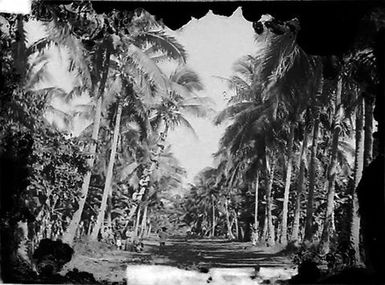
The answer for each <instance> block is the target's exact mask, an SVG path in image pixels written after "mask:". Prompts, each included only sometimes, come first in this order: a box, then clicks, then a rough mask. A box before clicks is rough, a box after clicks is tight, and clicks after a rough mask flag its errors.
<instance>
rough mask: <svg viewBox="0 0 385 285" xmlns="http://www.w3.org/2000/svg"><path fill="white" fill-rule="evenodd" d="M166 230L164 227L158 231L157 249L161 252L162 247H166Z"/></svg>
mask: <svg viewBox="0 0 385 285" xmlns="http://www.w3.org/2000/svg"><path fill="white" fill-rule="evenodd" d="M166 230H167V228H166V227H162V228H161V229H160V230H159V248H160V249H161V250H163V249H164V247H165V246H166V240H167V233H166Z"/></svg>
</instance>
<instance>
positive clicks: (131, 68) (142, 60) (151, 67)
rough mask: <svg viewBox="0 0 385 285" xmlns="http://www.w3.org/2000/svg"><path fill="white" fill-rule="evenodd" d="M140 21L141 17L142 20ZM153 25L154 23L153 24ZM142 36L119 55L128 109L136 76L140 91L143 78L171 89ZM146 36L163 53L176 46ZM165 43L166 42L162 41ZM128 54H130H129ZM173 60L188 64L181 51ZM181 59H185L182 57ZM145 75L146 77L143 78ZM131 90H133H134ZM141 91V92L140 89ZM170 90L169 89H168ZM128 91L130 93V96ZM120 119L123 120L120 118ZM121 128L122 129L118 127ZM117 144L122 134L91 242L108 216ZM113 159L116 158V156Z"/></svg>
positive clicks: (127, 42)
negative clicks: (141, 48) (107, 209)
mask: <svg viewBox="0 0 385 285" xmlns="http://www.w3.org/2000/svg"><path fill="white" fill-rule="evenodd" d="M139 18H140V17H139ZM150 24H151V23H150ZM136 33H138V35H137V39H135V38H134V39H130V40H129V38H128V37H122V40H121V41H122V47H124V48H122V49H121V53H120V54H119V55H118V57H117V60H116V61H115V62H116V64H115V65H116V67H117V69H116V72H117V73H116V76H118V77H120V78H121V84H122V91H123V93H124V94H126V95H125V100H127V101H128V102H127V105H128V104H130V103H131V100H132V99H131V97H133V96H134V93H135V92H134V91H135V90H134V88H133V87H132V84H133V83H131V82H133V81H134V78H133V76H136V77H139V78H138V79H137V80H136V81H137V82H136V83H137V85H139V86H138V87H139V88H140V87H143V78H145V77H146V76H147V77H148V79H149V80H152V81H153V82H154V84H155V86H156V87H157V88H158V89H159V90H165V89H166V88H167V82H166V80H165V79H164V75H163V73H162V72H161V70H160V69H159V68H158V67H157V65H156V64H155V63H154V62H153V61H152V60H151V58H149V57H148V56H147V54H146V53H144V52H142V51H141V50H140V48H138V47H137V46H136V44H138V45H139V44H141V42H142V41H144V36H143V35H142V34H141V31H136ZM143 33H145V34H146V35H147V36H148V37H147V41H148V42H149V43H150V44H152V46H153V47H154V49H155V48H157V45H160V44H163V46H164V47H163V49H165V47H167V48H169V47H170V46H169V45H167V41H170V42H172V43H173V42H174V41H173V39H172V38H170V37H166V36H165V37H163V39H162V37H161V34H159V33H158V32H156V33H155V32H153V33H151V31H149V30H146V29H145V30H144V31H143ZM154 34H156V35H157V37H156V40H154V38H153V35H154ZM161 40H163V42H162V41H161ZM171 48H174V49H176V48H179V46H176V45H175V46H172V47H171ZM125 53H126V54H125ZM169 54H171V55H172V56H177V57H175V58H174V59H175V60H183V61H184V57H185V55H184V50H183V49H180V50H179V51H175V52H169ZM180 56H181V57H180ZM132 62H133V63H132ZM135 65H139V66H140V68H141V71H142V72H135V69H136V66H135ZM140 73H142V74H140ZM130 86H131V87H130ZM139 90H140V89H139ZM166 90H167V89H166ZM127 91H128V92H127ZM122 104H123V103H122V102H118V104H117V108H118V109H117V116H116V124H115V131H116V132H118V133H119V132H120V130H119V124H120V115H119V114H121V113H122V108H123V105H122ZM118 115H119V116H118ZM117 126H118V127H117ZM117 140H118V134H116V140H115V133H114V140H113V144H112V149H111V157H110V162H109V166H108V169H107V176H106V182H105V187H104V192H103V198H102V202H101V208H100V211H99V215H98V218H97V222H96V224H95V227H94V229H93V232H92V234H91V239H93V240H96V239H97V236H98V233H99V231H100V228H101V225H102V223H103V220H104V215H105V209H106V204H107V199H108V196H109V195H110V192H111V189H110V188H111V181H112V173H113V166H114V163H115V153H116V146H117ZM112 155H113V156H112Z"/></svg>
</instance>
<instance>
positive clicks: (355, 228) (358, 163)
mask: <svg viewBox="0 0 385 285" xmlns="http://www.w3.org/2000/svg"><path fill="white" fill-rule="evenodd" d="M355 115H356V126H355V127H356V128H355V141H356V148H355V158H354V188H353V189H354V190H353V193H352V217H351V218H352V221H351V233H350V235H351V240H352V244H353V247H354V250H355V259H356V262H357V263H360V262H361V258H360V218H359V216H358V198H357V193H356V191H355V189H356V188H357V186H358V183H359V182H360V181H361V177H362V171H363V169H364V162H363V158H364V157H363V131H364V130H363V99H362V98H359V101H358V104H357V107H356V114H355Z"/></svg>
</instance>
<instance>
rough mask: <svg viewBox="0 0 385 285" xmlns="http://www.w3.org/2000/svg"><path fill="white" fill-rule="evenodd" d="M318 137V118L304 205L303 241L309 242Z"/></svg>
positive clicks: (311, 226)
mask: <svg viewBox="0 0 385 285" xmlns="http://www.w3.org/2000/svg"><path fill="white" fill-rule="evenodd" d="M318 136H319V118H318V117H317V118H316V119H315V121H314V125H313V141H312V145H311V157H310V163H309V193H308V196H307V205H306V221H305V240H308V241H311V240H312V238H313V234H314V233H313V206H314V205H313V203H314V202H313V201H314V189H315V178H316V171H315V168H316V156H317V148H318Z"/></svg>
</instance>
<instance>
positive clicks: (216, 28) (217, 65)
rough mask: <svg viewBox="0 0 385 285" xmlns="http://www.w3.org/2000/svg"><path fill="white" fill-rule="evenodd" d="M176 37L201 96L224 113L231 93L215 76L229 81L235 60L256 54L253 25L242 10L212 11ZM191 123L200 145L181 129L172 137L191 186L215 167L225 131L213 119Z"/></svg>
mask: <svg viewBox="0 0 385 285" xmlns="http://www.w3.org/2000/svg"><path fill="white" fill-rule="evenodd" d="M173 35H174V36H175V37H176V39H177V40H178V41H179V42H180V43H181V44H182V45H183V46H184V47H185V49H186V50H187V53H188V55H189V57H188V62H187V64H188V65H189V66H190V67H191V68H193V69H194V70H195V71H196V72H197V73H198V74H199V75H200V77H201V79H202V81H203V83H204V85H205V91H204V92H201V93H199V94H200V95H201V96H208V97H210V98H212V99H213V100H214V102H215V103H216V106H215V109H216V110H217V111H219V110H222V109H223V108H224V107H225V106H226V105H225V104H226V103H225V100H224V92H226V93H227V94H229V93H230V92H229V90H228V88H227V86H226V82H224V81H223V80H220V79H217V78H215V77H213V76H221V77H226V78H229V77H230V76H231V74H232V66H233V63H234V62H235V61H236V60H238V59H239V58H240V57H242V56H244V55H247V54H253V53H255V51H256V44H255V42H254V32H253V28H252V24H251V22H248V21H247V20H246V19H244V18H243V15H242V11H241V8H238V9H237V10H236V11H235V12H234V13H233V15H232V16H230V17H226V16H220V15H215V14H213V13H212V12H211V11H209V12H208V13H207V14H206V15H205V16H204V17H202V18H200V19H199V20H197V19H195V18H193V19H192V20H191V21H190V22H189V23H188V24H186V25H185V26H183V27H182V28H181V29H180V30H178V31H176V32H175V33H174V34H173ZM190 122H191V124H192V126H193V127H194V129H195V130H196V133H197V134H198V137H199V141H197V140H195V139H194V138H193V136H192V135H191V134H189V133H188V131H186V130H184V129H182V128H179V129H176V130H175V131H174V132H172V133H170V135H169V141H170V143H171V144H172V146H173V148H172V149H173V151H174V153H175V156H176V157H177V158H178V159H179V161H180V162H181V164H182V166H183V167H185V169H186V170H187V173H188V177H187V182H191V181H192V179H193V177H194V176H195V175H196V174H197V173H198V172H199V171H200V170H201V169H203V168H204V167H206V166H211V165H212V161H213V160H212V153H214V152H216V151H217V148H218V142H219V139H220V136H221V134H222V133H223V131H224V127H222V126H220V127H216V126H214V125H213V124H212V122H211V120H210V119H196V118H190Z"/></svg>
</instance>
